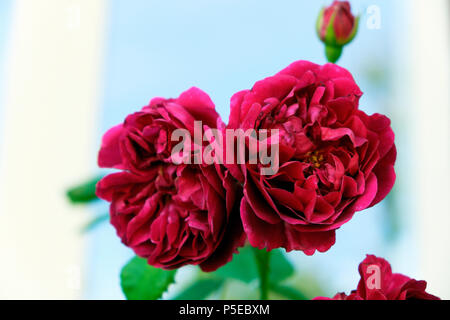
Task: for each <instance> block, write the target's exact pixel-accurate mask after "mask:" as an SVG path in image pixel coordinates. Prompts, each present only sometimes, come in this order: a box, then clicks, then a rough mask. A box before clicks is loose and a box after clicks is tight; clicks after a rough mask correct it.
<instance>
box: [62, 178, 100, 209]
mask: <svg viewBox="0 0 450 320" xmlns="http://www.w3.org/2000/svg"><path fill="white" fill-rule="evenodd" d="M101 178H102V177H96V178H93V179H91V180H89V181H87V182H85V183H83V184H81V185H78V186H76V187H73V188H71V189H69V190H68V191H67V197H68V198H69V200H70V201H71V202H72V203H75V204H80V203H81V204H83V203H88V202H92V201H94V200H97V199H98V198H97V196H96V195H95V187H96V185H97V182H99V181H100V179H101Z"/></svg>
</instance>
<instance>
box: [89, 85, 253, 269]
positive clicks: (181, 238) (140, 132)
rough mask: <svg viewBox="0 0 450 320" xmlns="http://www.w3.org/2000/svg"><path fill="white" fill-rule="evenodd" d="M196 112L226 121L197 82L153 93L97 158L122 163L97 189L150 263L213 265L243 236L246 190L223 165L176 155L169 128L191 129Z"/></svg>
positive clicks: (120, 229) (125, 237) (125, 238)
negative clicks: (166, 93)
mask: <svg viewBox="0 0 450 320" xmlns="http://www.w3.org/2000/svg"><path fill="white" fill-rule="evenodd" d="M194 120H202V121H203V124H204V125H207V126H211V128H215V127H216V125H217V124H218V125H220V126H222V124H221V120H220V118H219V116H218V114H217V113H216V111H215V110H214V105H213V104H212V102H211V100H210V99H209V97H208V96H207V95H206V94H205V93H203V92H202V91H200V90H199V89H195V88H194V89H191V90H189V91H187V92H185V93H183V94H182V95H181V96H180V98H178V99H175V100H173V99H170V100H163V99H154V100H152V102H151V103H150V105H149V106H147V107H144V108H143V110H142V111H141V112H138V113H136V114H133V115H131V116H129V117H127V119H126V120H125V123H124V124H123V125H120V126H117V127H115V128H113V129H111V130H110V131H108V132H107V133H106V135H105V136H104V138H103V144H102V148H101V150H100V153H99V163H100V165H101V166H106V167H115V168H120V169H125V171H122V172H119V173H113V174H110V175H108V176H106V177H105V178H103V179H102V180H101V181H100V182H99V183H98V185H97V195H98V197H100V198H102V199H104V200H106V201H109V202H111V205H110V216H111V224H112V225H113V226H114V227H115V228H116V231H117V234H118V236H119V237H120V238H121V239H122V242H123V243H124V244H125V245H127V246H129V247H131V248H132V249H133V250H134V251H135V253H136V254H137V255H138V256H140V257H143V258H146V259H147V260H148V263H149V264H150V265H153V266H155V267H161V268H165V269H175V268H179V267H181V266H183V265H186V264H194V265H200V267H201V268H202V269H203V270H204V271H213V270H215V269H217V268H218V267H220V266H222V265H224V264H226V263H227V262H228V261H230V260H231V258H232V254H233V253H234V252H235V251H236V249H237V247H239V246H242V245H243V244H244V241H245V234H244V232H243V229H242V223H241V221H240V217H239V200H236V196H237V195H238V194H239V193H241V192H242V191H240V192H239V189H238V188H240V187H239V185H237V184H236V182H235V180H234V179H233V178H232V176H231V175H230V174H229V173H228V171H226V170H225V168H224V167H223V166H220V165H218V164H216V165H211V166H206V165H200V164H199V165H194V164H180V165H175V164H173V163H172V161H171V159H170V157H171V151H172V142H171V134H172V132H173V131H174V130H175V129H186V130H188V131H189V132H190V133H193V128H194Z"/></svg>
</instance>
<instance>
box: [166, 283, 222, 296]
mask: <svg viewBox="0 0 450 320" xmlns="http://www.w3.org/2000/svg"><path fill="white" fill-rule="evenodd" d="M223 283H224V280H223V279H200V280H197V281H196V282H194V283H192V284H191V285H190V286H189V287H187V288H186V289H185V290H184V291H183V292H181V293H179V294H178V295H177V296H176V297H175V298H173V299H174V300H204V299H206V298H208V296H210V295H211V294H212V293H213V292H215V291H217V290H219V289H220V288H221V286H222V284H223Z"/></svg>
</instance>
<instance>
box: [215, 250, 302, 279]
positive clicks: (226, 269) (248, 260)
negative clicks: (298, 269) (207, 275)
mask: <svg viewBox="0 0 450 320" xmlns="http://www.w3.org/2000/svg"><path fill="white" fill-rule="evenodd" d="M252 250H253V248H252V247H250V246H246V247H244V248H241V249H239V254H235V255H234V256H233V260H232V261H231V262H229V263H228V264H226V265H225V266H223V267H222V268H220V269H218V270H217V271H216V272H214V273H213V274H214V275H216V276H218V277H221V278H225V279H228V278H231V279H236V280H240V281H242V282H245V283H250V282H252V281H254V280H255V279H257V278H258V269H257V265H256V262H255V257H254V253H253V251H252ZM294 271H295V270H294V267H293V266H292V264H291V263H290V262H289V260H288V259H287V258H286V255H285V254H284V252H283V251H282V250H273V251H272V257H271V258H270V264H269V278H270V281H271V282H281V281H283V280H285V279H287V278H289V277H290V276H292V275H293V274H294Z"/></svg>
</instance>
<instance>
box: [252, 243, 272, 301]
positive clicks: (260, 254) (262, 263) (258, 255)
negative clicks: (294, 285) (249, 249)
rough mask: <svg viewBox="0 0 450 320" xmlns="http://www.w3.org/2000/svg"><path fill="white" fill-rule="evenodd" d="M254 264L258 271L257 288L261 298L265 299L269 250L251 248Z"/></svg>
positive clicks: (267, 283) (267, 288) (267, 293)
mask: <svg viewBox="0 0 450 320" xmlns="http://www.w3.org/2000/svg"><path fill="white" fill-rule="evenodd" d="M253 252H254V254H255V260H256V265H257V267H258V273H259V290H260V298H261V300H267V299H268V296H269V264H270V252H268V251H266V250H259V249H257V248H253Z"/></svg>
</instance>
